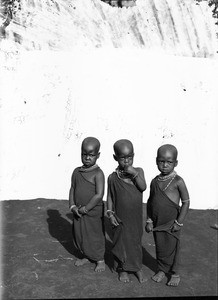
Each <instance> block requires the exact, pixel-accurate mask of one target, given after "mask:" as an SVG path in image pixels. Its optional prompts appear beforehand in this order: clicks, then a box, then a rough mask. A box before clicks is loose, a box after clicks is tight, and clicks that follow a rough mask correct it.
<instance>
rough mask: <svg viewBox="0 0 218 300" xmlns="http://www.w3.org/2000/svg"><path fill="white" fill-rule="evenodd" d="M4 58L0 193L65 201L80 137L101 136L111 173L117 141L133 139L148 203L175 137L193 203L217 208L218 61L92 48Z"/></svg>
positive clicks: (104, 163) (103, 162) (107, 170)
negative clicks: (160, 155) (159, 157)
mask: <svg viewBox="0 0 218 300" xmlns="http://www.w3.org/2000/svg"><path fill="white" fill-rule="evenodd" d="M2 62H3V64H5V65H4V68H3V73H2V75H1V82H2V84H1V91H0V93H1V98H2V99H3V101H2V102H1V121H0V122H1V151H0V155H1V157H0V159H1V170H0V175H1V190H0V199H1V200H8V199H34V198H39V197H42V198H55V199H67V198H68V193H69V188H70V177H71V174H72V171H73V169H74V168H75V167H77V166H79V165H81V160H80V147H81V142H82V140H83V139H84V138H85V137H87V136H95V137H97V138H99V140H100V142H101V156H100V159H99V160H98V164H99V165H100V167H101V168H102V169H103V171H104V173H105V177H106V178H107V176H108V175H109V174H110V173H111V172H112V171H113V170H114V169H115V168H116V162H115V161H114V160H113V143H114V142H115V141H116V140H117V139H120V138H128V139H130V140H131V141H132V142H133V144H134V147H135V160H134V165H135V166H141V167H142V168H143V169H144V172H145V177H146V181H147V183H148V189H147V190H146V192H145V193H144V202H146V201H147V198H148V195H149V184H150V181H151V179H152V178H153V177H154V176H156V175H157V174H158V170H157V167H156V164H155V158H156V151H157V148H158V147H159V146H160V145H162V144H165V143H171V144H174V145H175V146H176V147H177V148H178V152H179V156H178V160H179V164H178V167H177V168H176V171H177V172H178V173H179V175H180V176H182V177H183V178H184V180H185V182H186V184H187V186H188V189H189V192H190V198H191V208H198V209H208V208H217V207H218V201H217V171H216V167H217V160H218V159H217V157H218V151H217V150H218V145H217V95H218V88H217V71H218V63H217V60H215V59H209V58H187V57H177V56H170V55H163V54H160V53H154V52H149V51H145V50H143V51H142V50H128V51H127V50H124V49H122V50H118V49H104V50H103V49H101V50H100V49H99V50H90V49H87V50H86V51H82V50H78V51H71V52H37V51H33V52H29V53H27V52H21V53H20V54H18V55H17V56H14V57H13V59H10V60H9V61H7V62H5V61H2ZM105 193H106V192H105ZM104 198H105V197H104Z"/></svg>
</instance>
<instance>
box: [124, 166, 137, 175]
mask: <svg viewBox="0 0 218 300" xmlns="http://www.w3.org/2000/svg"><path fill="white" fill-rule="evenodd" d="M124 172H125V173H127V174H130V175H133V176H134V175H135V174H136V173H137V172H136V170H135V168H133V166H125V168H124Z"/></svg>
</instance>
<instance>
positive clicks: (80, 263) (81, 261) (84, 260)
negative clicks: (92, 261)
mask: <svg viewBox="0 0 218 300" xmlns="http://www.w3.org/2000/svg"><path fill="white" fill-rule="evenodd" d="M88 262H89V260H88V259H87V258H82V259H77V260H76V261H75V266H77V267H80V266H83V265H85V264H87V263H88Z"/></svg>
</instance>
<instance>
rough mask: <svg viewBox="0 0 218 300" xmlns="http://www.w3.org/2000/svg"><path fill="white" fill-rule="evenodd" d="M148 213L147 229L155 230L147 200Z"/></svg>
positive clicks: (149, 230)
mask: <svg viewBox="0 0 218 300" xmlns="http://www.w3.org/2000/svg"><path fill="white" fill-rule="evenodd" d="M151 184H152V183H151ZM150 193H151V185H150ZM146 215H147V220H146V225H145V231H146V232H148V233H149V232H151V231H153V228H154V226H153V221H152V219H151V217H150V214H149V205H148V202H147V205H146Z"/></svg>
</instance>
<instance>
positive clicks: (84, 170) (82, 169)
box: [80, 164, 98, 172]
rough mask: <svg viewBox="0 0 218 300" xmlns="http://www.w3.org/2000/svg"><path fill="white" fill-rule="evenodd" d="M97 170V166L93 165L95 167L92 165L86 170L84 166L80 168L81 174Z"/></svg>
mask: <svg viewBox="0 0 218 300" xmlns="http://www.w3.org/2000/svg"><path fill="white" fill-rule="evenodd" d="M97 168H98V165H97V164H95V165H93V166H91V167H89V168H86V167H85V166H82V167H80V171H81V172H91V171H93V170H95V169H97Z"/></svg>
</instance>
